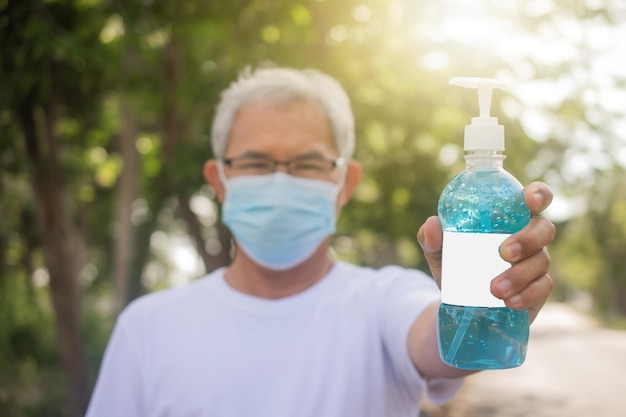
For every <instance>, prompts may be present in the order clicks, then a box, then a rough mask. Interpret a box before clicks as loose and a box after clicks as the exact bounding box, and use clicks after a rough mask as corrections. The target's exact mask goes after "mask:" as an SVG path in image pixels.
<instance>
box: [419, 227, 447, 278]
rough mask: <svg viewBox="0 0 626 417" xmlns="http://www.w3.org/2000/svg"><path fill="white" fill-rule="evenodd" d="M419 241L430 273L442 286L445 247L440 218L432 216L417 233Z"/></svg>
mask: <svg viewBox="0 0 626 417" xmlns="http://www.w3.org/2000/svg"><path fill="white" fill-rule="evenodd" d="M417 241H418V242H419V244H420V246H421V247H422V250H423V251H424V257H425V258H426V262H428V266H429V267H430V272H431V274H432V276H433V278H434V279H435V282H437V285H439V286H441V247H442V245H443V231H442V230H441V222H440V221H439V217H437V216H431V217H429V218H428V219H426V221H425V222H424V224H423V225H422V227H420V229H419V231H418V232H417Z"/></svg>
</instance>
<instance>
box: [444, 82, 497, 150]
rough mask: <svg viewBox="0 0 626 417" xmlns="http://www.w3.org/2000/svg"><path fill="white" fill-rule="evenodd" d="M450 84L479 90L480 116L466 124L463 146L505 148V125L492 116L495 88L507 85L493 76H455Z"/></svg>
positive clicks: (489, 148) (487, 148) (482, 148)
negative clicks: (492, 100) (492, 97)
mask: <svg viewBox="0 0 626 417" xmlns="http://www.w3.org/2000/svg"><path fill="white" fill-rule="evenodd" d="M450 84H452V85H457V86H460V87H465V88H475V89H476V90H478V107H479V109H480V113H479V116H478V117H472V123H471V124H469V125H467V126H465V140H464V146H463V148H464V149H465V150H466V151H473V150H479V149H480V150H495V151H503V150H504V126H502V125H499V124H498V119H497V118H496V117H491V116H490V114H489V112H490V108H491V96H492V93H493V90H494V89H495V88H502V87H505V86H506V84H504V83H503V82H501V81H498V80H495V79H493V78H479V77H455V78H452V79H451V80H450Z"/></svg>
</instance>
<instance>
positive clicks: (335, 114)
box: [211, 67, 354, 159]
mask: <svg viewBox="0 0 626 417" xmlns="http://www.w3.org/2000/svg"><path fill="white" fill-rule="evenodd" d="M301 99H304V100H307V101H310V102H311V103H313V104H315V105H317V106H319V107H320V108H321V110H322V111H323V113H324V114H325V115H326V117H327V118H328V120H329V122H330V125H331V128H332V133H333V138H334V140H335V144H336V146H337V151H338V152H339V155H340V156H342V157H344V158H347V159H349V158H351V157H352V154H353V152H354V115H353V114H352V109H351V107H350V99H349V98H348V95H347V94H346V92H345V91H344V89H343V88H342V87H341V85H340V84H339V83H338V82H337V81H336V80H335V79H333V78H331V77H329V76H328V75H326V74H324V73H322V72H320V71H317V70H314V69H304V70H297V69H292V68H277V67H273V68H259V69H256V70H254V71H252V70H251V69H250V68H246V69H245V70H244V71H243V72H242V73H241V74H240V75H239V78H238V79H237V81H235V82H233V83H232V84H231V85H230V87H228V89H226V90H224V92H223V93H222V96H221V101H220V103H219V105H218V106H217V111H216V114H215V118H214V119H213V126H212V128H211V144H212V146H213V155H214V157H215V158H223V157H224V154H225V152H226V146H227V145H228V138H229V135H230V129H231V125H232V123H233V119H234V117H235V115H236V114H237V111H239V109H241V108H242V107H244V106H245V105H247V104H252V103H257V102H260V101H263V100H268V101H270V102H278V103H289V102H292V101H296V100H301Z"/></svg>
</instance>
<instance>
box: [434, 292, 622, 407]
mask: <svg viewBox="0 0 626 417" xmlns="http://www.w3.org/2000/svg"><path fill="white" fill-rule="evenodd" d="M422 415H427V416H432V417H589V416H593V417H624V416H626V332H623V331H616V330H609V329H604V328H601V327H600V326H598V325H597V324H596V323H595V322H594V321H593V320H591V319H589V318H588V317H587V316H585V315H583V314H580V313H578V312H577V311H576V310H574V309H573V308H572V307H569V306H567V305H564V304H558V303H553V304H548V305H546V306H545V307H544V309H543V310H542V312H541V313H540V314H539V316H538V318H537V320H536V321H535V323H534V324H533V325H532V326H531V338H530V343H529V346H528V354H527V356H526V362H525V363H524V364H523V365H522V366H521V367H519V368H515V369H509V370H502V371H489V372H483V373H480V374H477V375H473V376H471V377H470V378H468V380H467V382H466V384H465V386H464V388H463V389H462V390H461V392H460V393H459V395H458V396H457V397H456V398H455V399H454V400H453V401H452V402H451V403H450V404H447V405H445V406H443V407H435V406H433V405H432V404H429V403H426V404H425V412H424V413H423V414H422Z"/></svg>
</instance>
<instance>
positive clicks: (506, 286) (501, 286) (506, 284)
mask: <svg viewBox="0 0 626 417" xmlns="http://www.w3.org/2000/svg"><path fill="white" fill-rule="evenodd" d="M496 286H497V287H498V291H500V295H501V296H502V297H503V298H506V296H507V294H508V293H509V292H510V291H511V290H512V289H513V285H511V282H510V281H509V280H508V279H503V280H501V281H500V282H498V283H497V284H496Z"/></svg>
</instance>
